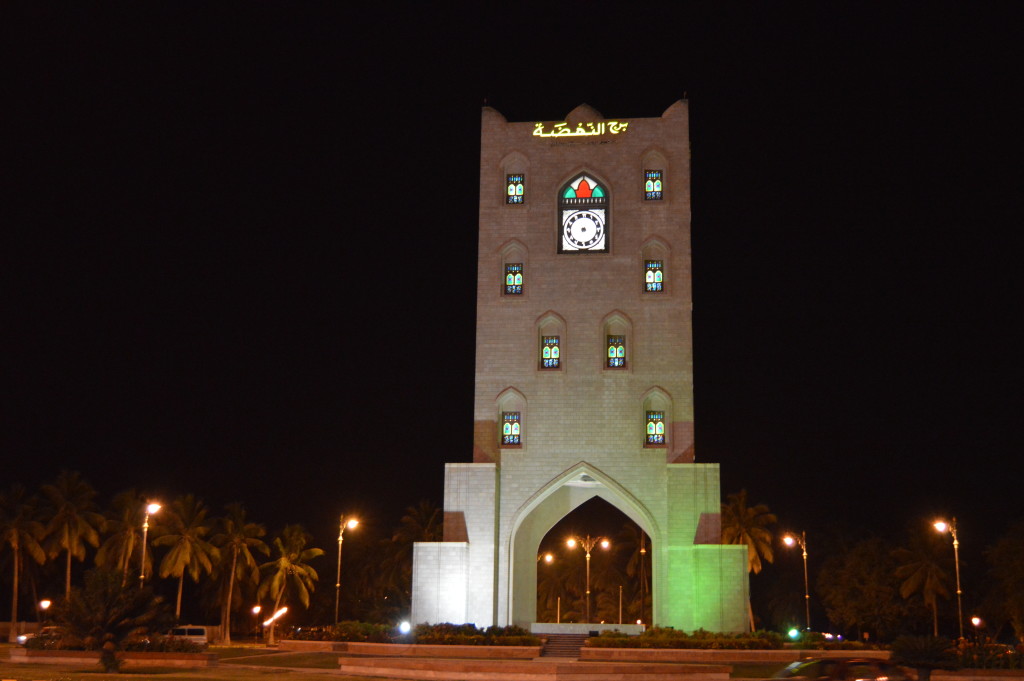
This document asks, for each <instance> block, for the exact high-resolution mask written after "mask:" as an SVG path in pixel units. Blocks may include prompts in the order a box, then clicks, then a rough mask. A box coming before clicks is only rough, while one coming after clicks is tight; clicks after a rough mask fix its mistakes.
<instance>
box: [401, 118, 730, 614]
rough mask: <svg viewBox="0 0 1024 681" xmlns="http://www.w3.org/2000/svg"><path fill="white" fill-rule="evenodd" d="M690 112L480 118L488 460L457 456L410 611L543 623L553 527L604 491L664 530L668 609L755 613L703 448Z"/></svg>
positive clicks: (480, 331) (656, 582)
mask: <svg viewBox="0 0 1024 681" xmlns="http://www.w3.org/2000/svg"><path fill="white" fill-rule="evenodd" d="M688 127H689V111H688V107H687V104H686V102H684V101H679V102H676V103H675V104H673V105H672V106H671V107H669V108H668V109H667V110H666V111H665V112H664V113H663V114H662V115H661V116H660V117H658V118H635V119H616V120H609V119H606V118H605V117H604V116H602V115H601V114H600V113H599V112H597V111H596V110H594V109H592V108H591V107H589V106H587V105H581V106H579V107H577V108H576V109H574V110H573V111H571V112H570V113H569V114H568V115H567V116H566V118H565V120H564V121H543V122H535V121H533V122H523V123H518V122H509V121H507V120H506V119H505V118H504V117H503V116H502V115H501V114H500V113H498V112H497V111H495V110H494V109H491V108H486V107H485V108H484V110H483V120H482V131H481V165H480V227H479V262H478V269H477V271H478V281H477V332H476V333H477V337H476V339H477V340H476V382H475V385H476V390H475V402H474V442H473V455H472V462H471V463H469V462H467V463H449V464H447V465H446V469H445V499H444V541H442V542H430V543H417V544H416V546H415V549H414V563H413V593H412V598H413V606H412V618H413V621H414V622H416V623H421V622H433V623H436V622H453V623H463V622H471V623H474V624H476V625H477V626H481V627H484V626H489V625H495V624H496V625H507V624H516V625H520V626H524V627H532V628H533V629H534V631H540V632H552V633H553V632H557V631H571V630H573V627H574V626H575V627H576V628H577V629H579V630H581V631H584V632H586V631H591V630H594V629H599V628H601V627H600V625H596V624H591V623H580V624H576V625H569V624H554V623H538V622H537V621H536V620H537V616H536V605H537V555H538V548H539V546H540V542H541V540H542V539H543V538H544V536H545V535H546V534H547V532H548V531H549V530H550V529H551V528H552V527H553V526H554V525H555V524H556V523H557V522H558V521H559V520H561V519H562V518H563V517H565V516H566V515H567V514H568V513H570V512H572V511H573V510H574V509H576V508H577V507H579V506H580V505H581V504H583V503H585V502H587V501H589V500H591V499H593V498H595V497H598V498H601V499H603V500H604V501H606V502H607V503H609V504H611V505H612V506H613V507H615V508H616V509H618V510H620V511H621V512H622V513H623V514H624V515H625V516H627V517H628V518H629V519H630V520H631V521H632V522H634V523H635V524H636V525H637V526H639V527H640V528H641V529H642V530H643V531H644V532H645V533H646V534H647V536H648V537H650V541H651V567H652V575H651V577H652V582H651V593H652V597H653V610H652V616H653V619H652V622H650V623H649V624H655V625H660V626H673V627H676V628H677V629H685V630H693V629H697V628H704V629H707V630H710V631H743V630H745V629H746V627H747V590H748V577H747V550H746V547H745V546H729V545H722V544H721V543H720V538H721V523H720V516H719V511H720V507H721V501H720V493H719V469H718V465H717V464H715V463H709V462H708V463H706V462H698V461H697V459H696V456H695V449H694V423H693V354H692V340H691V338H692V334H691V307H692V304H691V300H692V298H691V289H690V146H689V130H688Z"/></svg>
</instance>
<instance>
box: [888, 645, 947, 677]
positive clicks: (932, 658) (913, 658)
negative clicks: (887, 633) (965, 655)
mask: <svg viewBox="0 0 1024 681" xmlns="http://www.w3.org/2000/svg"><path fill="white" fill-rule="evenodd" d="M892 661H893V662H894V663H896V664H902V665H906V666H907V667H913V668H914V669H916V670H917V678H918V681H928V680H929V679H930V678H931V674H932V670H933V669H954V668H956V650H955V649H954V648H953V643H952V642H951V641H950V640H949V639H948V638H941V637H937V636H900V637H899V638H897V639H896V640H895V641H893V642H892Z"/></svg>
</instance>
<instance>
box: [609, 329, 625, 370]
mask: <svg viewBox="0 0 1024 681" xmlns="http://www.w3.org/2000/svg"><path fill="white" fill-rule="evenodd" d="M624 366H626V337H625V336H608V364H607V367H608V368H609V369H620V368H622V367H624Z"/></svg>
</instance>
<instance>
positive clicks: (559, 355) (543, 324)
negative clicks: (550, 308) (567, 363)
mask: <svg viewBox="0 0 1024 681" xmlns="http://www.w3.org/2000/svg"><path fill="white" fill-rule="evenodd" d="M537 340H538V341H539V343H540V346H539V348H538V351H537V354H538V357H537V360H538V361H537V368H538V369H540V370H541V371H557V370H559V369H561V368H562V367H563V365H564V360H565V356H564V351H563V348H564V343H565V320H563V319H562V318H561V317H560V316H558V314H556V313H555V312H547V313H545V314H544V315H542V316H541V318H540V319H539V320H537Z"/></svg>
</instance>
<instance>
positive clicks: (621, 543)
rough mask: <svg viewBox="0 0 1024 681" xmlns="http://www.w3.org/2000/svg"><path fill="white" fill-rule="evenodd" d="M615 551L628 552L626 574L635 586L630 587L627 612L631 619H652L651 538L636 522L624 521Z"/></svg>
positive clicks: (616, 540) (646, 620)
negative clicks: (630, 595)
mask: <svg viewBox="0 0 1024 681" xmlns="http://www.w3.org/2000/svg"><path fill="white" fill-rule="evenodd" d="M614 546H615V551H616V552H619V551H626V552H628V556H629V558H628V559H627V561H626V576H627V577H629V579H630V582H631V583H632V584H635V585H636V586H635V588H632V589H630V590H629V591H630V593H631V594H632V597H631V598H630V599H629V600H628V606H627V607H626V612H628V613H629V619H630V621H636V620H638V619H639V620H641V621H643V622H650V621H651V606H652V602H651V540H650V537H648V536H647V533H646V532H644V531H643V530H642V529H640V527H639V526H638V525H636V524H634V523H624V524H623V526H622V530H621V531H620V532H619V534H618V536H617V537H616V539H615V544H614Z"/></svg>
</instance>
